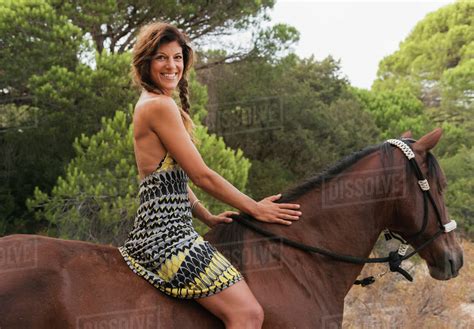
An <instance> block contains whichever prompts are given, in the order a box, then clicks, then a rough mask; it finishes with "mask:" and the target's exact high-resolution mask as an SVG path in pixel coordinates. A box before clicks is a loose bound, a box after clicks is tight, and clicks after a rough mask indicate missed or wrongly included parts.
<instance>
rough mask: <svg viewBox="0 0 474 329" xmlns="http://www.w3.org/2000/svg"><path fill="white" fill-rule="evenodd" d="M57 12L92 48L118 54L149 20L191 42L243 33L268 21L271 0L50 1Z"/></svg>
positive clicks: (126, 49)
mask: <svg viewBox="0 0 474 329" xmlns="http://www.w3.org/2000/svg"><path fill="white" fill-rule="evenodd" d="M49 3H51V5H52V6H53V8H54V9H56V11H57V12H58V13H60V14H62V15H65V16H67V17H68V18H69V19H71V21H72V22H73V23H74V24H75V25H77V26H79V27H80V28H81V29H82V30H83V31H84V32H86V33H90V37H91V39H92V41H93V42H94V45H95V49H96V50H97V51H98V52H99V53H102V52H103V50H104V49H108V51H109V53H116V52H118V53H120V52H124V51H128V50H130V49H131V47H132V45H133V42H134V40H135V39H134V37H135V35H136V33H137V30H138V29H139V27H140V26H141V25H143V24H144V23H147V22H152V21H164V22H169V23H172V24H175V25H176V26H178V27H179V28H181V29H182V30H183V31H185V32H186V33H187V34H188V35H189V37H190V38H191V40H192V41H198V42H199V41H203V39H205V38H209V37H215V36H218V35H224V34H229V33H234V32H235V31H239V30H240V31H246V30H248V29H249V28H255V27H258V26H259V25H260V24H261V22H262V21H265V20H268V17H267V16H266V15H265V10H267V9H269V8H272V7H273V5H274V3H275V1H274V0H254V1H248V0H233V1H231V2H227V1H204V0H197V1H196V0H192V1H191V0H180V1H174V0H173V1H153V0H128V1H117V0H109V1H94V0H82V1H80V2H77V1H62V0H49Z"/></svg>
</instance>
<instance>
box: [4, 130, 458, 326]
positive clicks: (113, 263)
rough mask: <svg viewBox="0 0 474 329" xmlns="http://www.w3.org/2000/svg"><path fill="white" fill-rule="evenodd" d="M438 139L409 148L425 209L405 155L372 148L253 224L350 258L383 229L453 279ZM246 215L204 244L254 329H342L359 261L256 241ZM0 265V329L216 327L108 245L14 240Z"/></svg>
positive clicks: (291, 192)
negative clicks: (233, 274)
mask: <svg viewBox="0 0 474 329" xmlns="http://www.w3.org/2000/svg"><path fill="white" fill-rule="evenodd" d="M441 135H442V132H441V130H440V129H436V130H433V131H432V132H430V133H428V134H426V135H424V136H423V137H421V138H420V139H419V140H417V141H412V142H411V143H408V142H407V145H409V146H410V147H409V148H410V149H412V150H413V153H414V155H415V161H416V163H417V164H418V165H419V168H420V170H421V172H422V173H423V174H424V175H425V176H426V177H427V183H429V185H430V187H431V195H432V199H433V202H434V203H431V204H426V202H424V200H423V194H422V193H421V192H420V185H419V183H418V179H417V177H416V175H415V173H414V170H413V168H411V167H410V166H408V165H407V163H408V162H407V159H406V156H405V154H404V153H403V152H401V150H400V149H398V148H397V147H393V146H392V145H390V144H388V143H381V144H378V145H373V146H369V147H366V148H364V149H363V150H361V151H359V152H356V153H353V154H352V155H349V156H348V157H346V158H344V159H343V160H341V161H340V162H338V163H337V164H336V165H334V166H332V167H330V168H329V169H328V170H326V171H325V172H323V173H322V174H321V175H316V176H314V177H311V178H309V179H307V180H305V181H303V182H302V183H300V184H298V185H296V186H294V187H292V188H290V189H288V190H287V191H285V192H284V193H283V194H282V197H281V199H280V200H279V201H278V202H288V201H291V202H294V203H298V204H300V205H301V211H302V216H301V217H300V219H299V220H298V221H296V222H293V223H292V225H289V226H286V225H274V224H268V223H263V222H258V221H256V220H253V224H254V225H255V226H257V227H259V228H262V229H264V230H266V231H267V232H271V234H273V235H274V237H275V236H276V237H284V238H285V239H288V240H291V241H295V242H299V243H304V244H307V245H312V246H318V247H321V248H324V249H325V250H329V251H331V252H333V253H336V254H342V255H352V256H354V257H368V256H369V254H370V253H371V251H372V249H373V247H374V244H375V242H376V241H377V239H378V237H379V236H380V235H381V232H383V230H384V229H389V230H391V232H393V233H394V234H396V235H397V236H399V237H401V238H404V239H406V240H407V241H409V243H410V244H411V246H412V247H413V248H418V249H419V255H420V256H421V258H422V259H423V260H424V261H425V262H426V264H427V266H428V268H429V272H430V275H431V276H432V277H433V278H434V279H437V280H448V279H451V278H454V277H456V276H457V275H458V273H459V270H460V268H461V267H462V265H463V252H462V249H461V247H460V245H459V243H458V241H457V239H456V237H455V233H454V232H448V231H445V232H443V233H442V234H438V235H436V234H437V232H438V231H437V230H439V223H438V222H437V221H440V222H441V224H442V225H448V224H447V223H448V214H447V210H446V207H445V204H444V199H443V189H444V188H445V185H446V178H445V176H444V174H443V172H442V170H441V168H440V167H439V165H438V163H437V161H436V159H435V157H434V156H433V155H432V153H431V152H430V150H431V149H433V148H434V147H435V145H436V144H437V143H438V141H439V139H440V137H441ZM405 137H406V136H405ZM425 208H426V209H425ZM434 208H437V209H438V210H436V209H434ZM436 212H439V218H438V219H437V216H436ZM244 218H246V219H249V216H248V215H246V214H239V215H235V216H234V220H233V222H232V223H230V224H219V225H217V226H215V227H214V228H213V229H211V230H210V231H209V232H208V233H207V234H205V235H204V238H205V239H207V240H208V241H210V242H211V243H212V244H213V245H214V246H215V247H216V248H217V249H218V250H220V251H221V252H222V253H223V254H224V255H225V256H226V257H228V259H229V260H231V262H232V263H233V264H234V265H235V266H236V267H237V268H238V269H239V270H240V271H241V272H242V274H243V276H244V279H245V280H246V282H247V283H248V285H249V286H250V288H251V290H252V291H253V293H254V294H255V296H256V298H257V299H258V301H259V302H260V304H261V305H262V307H263V309H264V314H265V320H264V324H263V328H272V329H276V328H285V329H286V328H340V327H341V326H342V320H343V311H344V297H345V296H346V294H347V293H348V291H349V290H350V288H351V287H352V285H353V283H354V280H355V279H356V278H357V276H358V275H359V274H360V272H361V270H362V267H363V266H364V264H363V263H349V262H343V261H340V260H337V259H333V258H331V257H328V256H327V255H323V254H316V253H309V252H307V251H304V250H301V249H298V248H295V247H293V246H290V245H287V244H286V243H283V242H282V241H281V240H278V239H275V238H274V237H272V238H269V237H267V236H263V235H262V234H260V233H259V232H257V231H254V230H252V229H248V228H247V227H246V226H244V225H241V223H239V219H244ZM424 218H425V219H426V220H424ZM435 235H436V238H433V236H435ZM427 242H428V243H427ZM420 247H421V248H420ZM0 265H1V267H0V328H1V329H10V328H39V329H43V328H48V329H51V328H81V329H82V328H83V329H99V328H101V329H102V328H107V329H108V328H128V329H132V328H191V327H192V328H224V325H223V323H222V322H221V321H220V320H219V319H218V318H217V317H215V316H214V315H212V314H211V313H210V312H208V311H207V310H206V309H204V308H203V307H202V306H200V305H199V304H198V303H196V302H194V301H193V300H191V299H180V300H179V299H174V298H172V297H169V296H167V295H165V294H163V293H161V292H158V291H157V289H156V288H154V287H153V286H152V285H151V284H149V283H148V282H147V281H146V280H144V279H143V278H141V277H139V276H137V275H136V274H134V273H133V272H132V271H131V270H130V269H129V268H128V266H127V265H126V263H125V261H124V260H123V258H122V257H121V255H120V253H119V251H118V250H117V248H116V247H115V246H112V245H100V244H94V243H90V242H83V241H73V240H63V239H57V238H52V237H45V236H40V235H25V234H13V235H9V236H5V237H2V238H1V239H0ZM393 275H398V274H393Z"/></svg>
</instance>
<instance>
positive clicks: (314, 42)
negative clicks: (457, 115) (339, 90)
mask: <svg viewBox="0 0 474 329" xmlns="http://www.w3.org/2000/svg"><path fill="white" fill-rule="evenodd" d="M454 2H455V1H454V0H452V1H448V0H431V1H428V0H425V1H423V0H418V1H406V0H398V1H397V0H392V1H387V0H378V1H373V0H372V1H360V0H352V1H351V0H345V1H341V0H333V1H330V0H326V1H321V0H318V1H317V0H313V1H310V0H306V1H301V0H277V2H276V4H275V6H274V8H273V10H271V11H270V12H269V14H270V16H271V17H272V23H286V24H289V25H291V26H294V27H295V28H296V29H297V30H298V31H299V32H300V41H299V42H298V44H297V45H296V46H294V47H293V48H294V50H295V53H296V54H298V56H300V57H309V56H311V55H314V57H315V58H316V59H317V60H321V59H323V58H325V57H327V56H328V55H332V56H333V57H334V58H336V59H340V60H341V71H342V73H343V74H345V75H346V76H347V77H348V79H349V81H350V82H351V84H352V85H353V86H356V87H360V88H366V89H370V86H371V85H372V82H373V81H374V79H375V77H376V73H377V68H378V64H379V62H380V60H382V59H383V58H384V57H385V56H387V55H390V54H392V53H393V52H395V51H396V50H397V49H398V47H399V44H400V42H401V41H403V40H404V39H405V38H406V37H407V36H408V35H409V34H410V32H411V31H412V29H413V28H414V27H415V25H416V23H417V22H418V21H420V20H422V19H423V18H424V17H425V16H426V14H428V13H430V12H433V11H436V10H437V9H439V8H441V7H443V6H445V5H447V4H449V3H454Z"/></svg>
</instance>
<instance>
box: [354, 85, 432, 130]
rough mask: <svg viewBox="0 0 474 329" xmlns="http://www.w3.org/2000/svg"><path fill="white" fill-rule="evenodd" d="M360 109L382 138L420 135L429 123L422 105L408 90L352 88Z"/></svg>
mask: <svg viewBox="0 0 474 329" xmlns="http://www.w3.org/2000/svg"><path fill="white" fill-rule="evenodd" d="M352 92H353V93H354V95H355V96H356V98H357V99H358V101H359V103H360V104H361V107H362V108H363V109H364V110H365V111H367V112H368V113H370V114H371V116H372V117H373V118H374V120H375V124H376V125H377V127H378V128H379V129H380V130H381V132H382V138H395V137H398V136H400V134H401V133H402V132H404V131H407V130H411V131H412V133H413V134H414V135H415V136H420V135H422V134H423V133H424V132H425V131H426V129H427V126H430V123H429V122H427V120H426V119H425V118H424V116H423V110H424V106H423V103H422V102H421V101H420V100H419V99H418V98H417V97H416V96H415V95H413V93H412V92H411V91H410V90H408V89H397V90H382V91H369V90H365V89H358V88H352Z"/></svg>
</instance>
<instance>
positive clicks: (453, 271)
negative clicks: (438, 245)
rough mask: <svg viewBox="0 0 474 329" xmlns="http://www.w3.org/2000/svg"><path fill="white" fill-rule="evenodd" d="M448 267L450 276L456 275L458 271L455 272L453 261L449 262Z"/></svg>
mask: <svg viewBox="0 0 474 329" xmlns="http://www.w3.org/2000/svg"><path fill="white" fill-rule="evenodd" d="M449 265H451V274H452V275H457V273H458V271H457V269H456V265H455V264H454V261H453V260H452V259H450V260H449Z"/></svg>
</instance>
